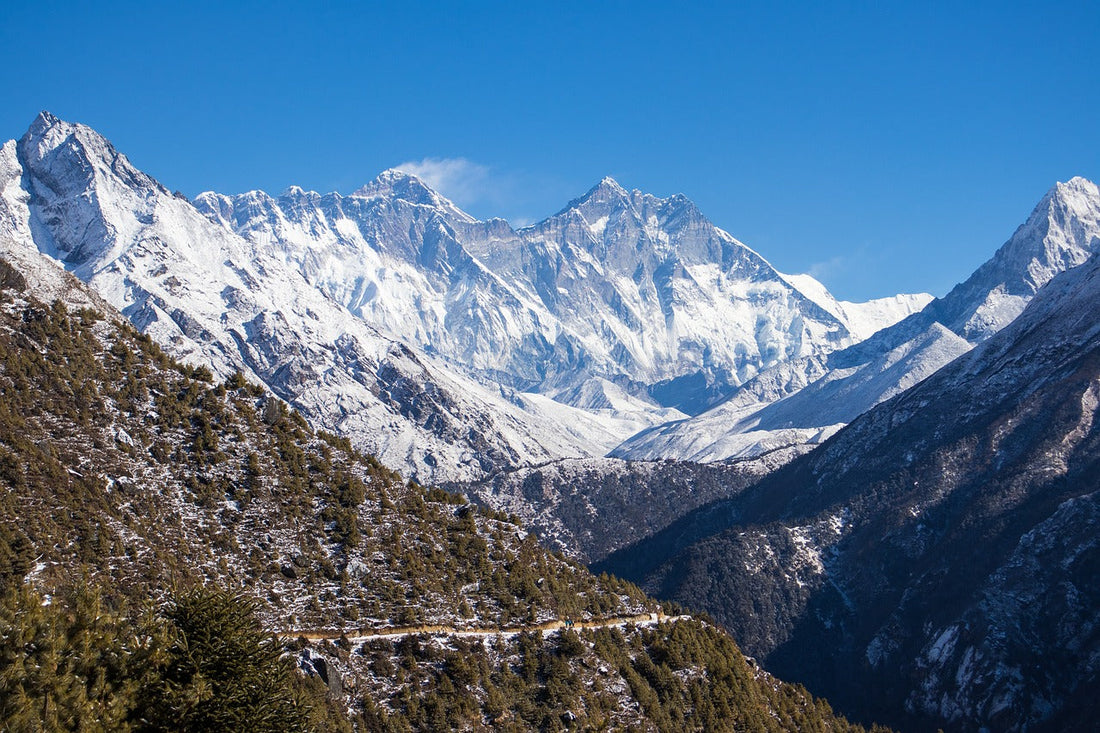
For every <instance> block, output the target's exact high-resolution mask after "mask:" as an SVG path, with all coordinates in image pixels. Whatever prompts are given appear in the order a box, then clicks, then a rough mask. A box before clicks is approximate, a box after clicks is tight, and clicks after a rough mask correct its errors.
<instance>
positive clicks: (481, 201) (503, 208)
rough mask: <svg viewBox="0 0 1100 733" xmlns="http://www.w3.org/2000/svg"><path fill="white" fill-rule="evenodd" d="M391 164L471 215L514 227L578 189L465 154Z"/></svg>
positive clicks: (540, 214)
mask: <svg viewBox="0 0 1100 733" xmlns="http://www.w3.org/2000/svg"><path fill="white" fill-rule="evenodd" d="M393 167H394V168H397V169H398V170H402V171H405V172H406V173H411V174H412V175H414V176H416V177H417V178H419V179H421V180H422V181H424V182H425V183H426V184H428V185H429V186H431V187H432V188H433V189H434V190H436V191H438V192H439V193H440V194H442V195H443V196H446V197H447V198H449V199H450V200H451V201H454V202H455V203H456V204H458V206H460V207H462V208H463V209H464V210H466V211H467V212H469V213H470V214H472V215H474V216H476V217H479V218H482V219H487V218H490V217H497V216H499V217H501V218H503V219H507V220H508V221H509V222H510V223H511V225H512V226H513V227H516V228H517V229H518V228H520V227H524V226H527V225H529V224H533V223H534V222H536V221H539V220H540V219H541V218H542V217H545V216H548V215H549V214H551V213H553V212H555V211H557V210H558V209H559V208H561V205H562V203H564V202H566V201H568V200H569V199H571V198H573V197H574V196H576V195H577V190H578V189H577V187H576V186H575V185H572V184H570V183H569V182H563V181H560V180H556V179H553V178H549V177H546V176H542V175H532V174H531V173H528V172H526V171H523V170H516V169H503V170H502V169H500V168H496V167H491V166H487V165H483V164H481V163H477V162H474V161H472V160H470V159H469V158H464V157H454V158H434V157H432V158H422V159H421V160H409V161H406V162H404V163H400V164H398V165H395V166H393ZM581 190H583V189H581Z"/></svg>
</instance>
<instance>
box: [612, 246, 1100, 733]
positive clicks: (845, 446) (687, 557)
mask: <svg viewBox="0 0 1100 733" xmlns="http://www.w3.org/2000/svg"><path fill="white" fill-rule="evenodd" d="M1098 298H1100V259H1098V258H1096V257H1094V258H1092V259H1091V260H1089V261H1088V262H1087V263H1086V264H1084V265H1081V266H1080V267H1077V268H1075V269H1073V270H1070V271H1069V272H1067V273H1064V274H1062V275H1060V276H1058V277H1057V278H1055V279H1054V280H1052V281H1051V282H1050V283H1049V284H1047V285H1046V286H1045V287H1044V288H1042V289H1041V290H1039V292H1038V294H1037V295H1036V296H1035V298H1034V300H1033V301H1032V302H1031V304H1030V305H1029V306H1028V307H1027V309H1026V310H1025V311H1024V312H1023V313H1022V314H1021V315H1020V316H1019V318H1017V319H1016V320H1015V321H1014V322H1013V323H1012V324H1011V325H1009V326H1008V327H1006V328H1005V329H1004V330H1003V331H1001V332H1000V333H998V334H997V335H995V336H993V337H992V338H991V339H989V340H988V341H987V342H985V343H984V344H982V345H980V346H978V347H977V348H975V349H974V350H973V351H971V352H969V353H968V354H966V355H964V356H962V357H960V358H959V359H957V360H956V361H954V362H952V363H951V364H950V365H948V366H947V367H945V368H943V369H942V370H940V371H939V372H937V373H936V374H935V375H933V376H932V377H930V378H929V379H927V380H926V381H924V382H922V383H920V384H918V385H917V386H915V387H913V388H912V389H910V390H908V391H906V392H904V393H902V394H901V395H899V396H897V397H895V398H893V399H891V400H889V401H887V402H885V403H883V404H881V405H879V406H878V407H876V408H875V409H873V410H871V411H870V412H868V413H867V414H865V415H863V416H861V417H860V418H858V419H857V420H855V421H854V422H853V423H852V424H851V425H850V426H848V427H847V428H845V429H843V430H841V431H840V432H839V433H838V434H837V435H836V436H835V437H833V438H832V439H830V440H829V441H828V442H826V443H825V444H824V445H823V446H821V447H820V448H819V449H817V450H815V451H813V452H812V453H810V454H808V455H806V456H803V457H802V458H800V459H797V460H795V461H793V462H792V463H791V464H789V465H788V466H786V467H785V468H783V469H781V470H779V471H777V472H776V473H774V474H772V475H770V476H768V477H766V478H765V479H764V480H762V481H761V482H760V483H759V484H757V485H756V486H754V487H752V488H750V489H748V490H747V491H745V492H743V493H742V494H740V495H738V496H737V497H735V498H733V499H731V500H728V501H723V502H718V503H715V504H712V505H709V506H707V507H704V508H702V509H700V510H697V511H696V512H694V513H692V514H691V515H689V516H687V517H685V518H684V519H683V520H681V521H679V522H677V523H674V524H673V525H672V526H670V527H669V528H667V529H666V530H664V531H663V532H661V533H659V534H658V535H656V536H655V537H653V538H651V539H649V540H645V541H643V542H641V543H639V544H637V545H635V546H633V547H631V548H628V549H626V550H623V551H621V552H620V553H618V554H616V555H614V556H612V557H611V558H610V559H609V560H608V561H607V562H605V563H603V564H601V565H600V566H599V567H602V568H604V569H609V570H611V571H613V572H618V573H620V574H622V575H623V576H625V577H628V578H633V579H635V580H637V581H639V582H641V583H642V585H643V587H644V588H646V589H647V590H649V591H650V592H653V593H655V594H657V595H659V596H661V597H665V598H670V599H676V600H678V601H680V602H683V603H686V604H689V605H691V606H693V607H699V608H704V609H707V610H708V611H710V612H711V613H713V614H715V616H716V617H717V618H718V619H719V620H720V621H721V622H722V623H723V624H725V625H726V626H727V627H728V628H730V629H731V630H732V631H733V633H734V636H735V638H737V639H738V641H739V643H741V644H742V645H743V647H744V648H745V649H746V651H747V652H748V653H750V654H754V655H757V656H758V657H759V658H761V659H762V661H763V662H764V664H765V666H766V667H767V668H768V669H769V670H772V671H773V672H775V673H776V674H779V675H781V676H782V675H787V676H788V677H789V678H792V679H797V680H799V681H802V682H804V683H805V684H807V685H808V686H809V687H810V688H811V689H813V690H815V691H817V692H820V693H822V694H826V695H828V696H830V699H833V700H834V701H835V702H836V704H838V705H839V706H840V707H842V708H843V709H845V710H848V711H854V712H858V713H860V714H862V715H865V716H875V717H878V718H880V719H884V720H887V721H889V722H894V723H898V724H901V725H903V726H906V727H908V726H913V727H915V728H917V729H920V728H924V727H928V728H935V727H937V726H943V727H945V728H949V729H953V730H972V729H977V728H983V727H984V728H986V729H991V730H1023V729H1034V728H1036V727H1043V726H1047V727H1050V728H1051V729H1059V728H1060V727H1062V726H1063V725H1071V724H1073V722H1074V721H1082V720H1089V719H1090V716H1094V715H1095V713H1096V712H1097V709H1096V706H1097V703H1096V700H1097V698H1096V696H1095V694H1094V693H1095V691H1096V690H1097V685H1098V682H1100V679H1098V677H1097V669H1098V665H1100V637H1098V636H1097V634H1096V628H1097V609H1098V608H1100V583H1098V582H1097V581H1098V579H1100V545H1098V543H1097V539H1096V538H1097V536H1098V535H1097V530H1098V527H1100V525H1098V524H1097V520H1098V517H1100V506H1098V497H1097V493H1096V492H1097V486H1098V479H1100V460H1098V459H1100V431H1098V430H1097V425H1096V423H1095V413H1096V408H1097V405H1098V404H1100V318H1098V317H1097V310H1096V303H1097V302H1098ZM903 711H904V712H903Z"/></svg>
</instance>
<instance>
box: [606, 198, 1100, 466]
mask: <svg viewBox="0 0 1100 733" xmlns="http://www.w3.org/2000/svg"><path fill="white" fill-rule="evenodd" d="M1097 251H1100V190H1098V189H1097V187H1096V185H1095V184H1093V183H1091V182H1090V181H1087V180H1085V179H1083V178H1074V179H1072V180H1070V181H1069V182H1067V183H1059V184H1057V185H1056V186H1054V187H1053V188H1052V189H1051V190H1050V191H1049V192H1048V193H1047V194H1046V196H1044V197H1043V199H1042V200H1041V201H1040V202H1039V204H1038V205H1037V206H1036V207H1035V209H1034V211H1033V212H1032V213H1031V216H1030V217H1028V220H1027V221H1026V222H1025V223H1024V224H1023V225H1021V226H1020V228H1019V229H1017V230H1016V232H1015V233H1014V234H1013V235H1012V237H1011V238H1010V239H1009V240H1008V242H1006V243H1005V244H1004V245H1003V246H1002V247H1001V248H1000V249H999V250H998V251H997V253H996V254H995V255H994V256H993V257H992V258H991V259H990V260H989V261H988V262H986V263H985V264H984V265H982V266H981V267H980V268H978V270H976V271H975V272H974V274H973V275H971V276H970V277H969V278H968V279H967V280H966V281H965V282H963V283H961V284H959V285H957V286H956V287H955V288H954V289H952V291H951V292H950V293H948V294H947V295H946V296H944V297H943V298H939V299H936V300H934V301H932V302H931V303H928V304H927V306H925V307H924V308H923V309H922V310H921V311H920V312H919V313H915V314H913V315H910V316H909V317H907V318H905V319H903V320H901V321H900V322H898V323H896V324H895V325H892V326H889V327H887V328H884V329H882V330H880V331H878V332H877V333H875V334H873V335H870V336H869V337H868V338H867V339H865V340H864V341H861V342H859V343H857V344H855V345H852V346H849V347H847V348H845V349H840V350H837V351H834V352H832V353H830V354H826V355H824V356H823V357H814V356H809V357H806V358H805V359H803V360H801V361H787V362H783V363H780V364H777V365H775V366H774V367H772V368H771V369H768V370H766V371H764V372H762V373H761V374H760V375H759V376H758V377H756V378H755V379H753V380H751V381H750V382H748V383H747V384H745V385H744V386H743V387H742V388H741V389H740V390H738V392H736V393H735V394H734V395H733V396H732V397H731V398H730V399H728V400H727V401H725V402H724V403H722V404H720V405H718V406H716V407H714V408H713V409H712V410H710V411H708V412H706V413H704V414H702V415H699V416H698V417H695V418H694V419H691V420H687V421H683V422H679V423H670V424H667V425H662V426H657V427H655V428H653V429H651V430H648V431H644V432H642V433H639V434H638V435H635V436H632V437H631V438H630V439H629V440H627V441H626V442H624V443H623V444H622V445H621V446H619V447H617V448H616V449H615V451H614V452H613V453H612V455H614V456H617V457H620V458H634V459H659V458H671V457H683V458H690V459H692V460H699V461H714V460H721V459H724V458H730V457H744V456H751V455H755V454H757V453H759V452H760V451H761V450H766V449H773V448H775V447H777V446H782V445H791V444H794V443H797V442H799V441H809V442H815V443H819V442H821V441H822V440H824V439H825V438H827V437H828V436H829V435H831V434H832V433H833V432H835V431H836V429H837V427H839V426H840V425H843V424H845V423H847V422H850V421H851V420H852V419H854V418H855V417H856V416H857V415H859V414H861V413H863V412H864V411H866V410H867V409H869V408H870V407H872V406H874V405H875V404H878V403H879V402H882V401H883V400H886V399H889V398H890V397H892V396H894V395H896V394H898V393H900V392H902V391H903V390H904V389H906V388H907V387H909V386H911V385H912V384H914V383H916V382H918V381H920V380H921V379H924V378H925V377H927V376H928V375H930V374H932V373H934V372H935V371H936V370H937V369H939V368H940V367H942V366H944V365H945V364H947V363H948V362H950V361H951V360H953V359H955V358H956V357H958V356H959V355H961V354H963V353H965V352H966V351H968V350H969V349H970V348H971V347H972V346H973V345H974V344H975V343H980V342H982V341H984V340H985V339H987V338H989V337H990V336H992V335H993V334H994V333H996V332H997V331H999V330H1000V329H1002V328H1004V327H1005V326H1006V325H1007V324H1009V323H1010V322H1012V320H1013V319H1014V318H1016V316H1018V315H1019V314H1020V312H1021V311H1022V310H1023V309H1024V307H1025V306H1026V305H1027V303H1028V302H1029V301H1030V300H1031V298H1032V297H1034V295H1035V293H1036V291H1037V290H1038V289H1039V288H1041V287H1042V286H1043V285H1044V284H1046V283H1047V282H1049V281H1050V279H1051V278H1052V277H1054V276H1055V275H1057V274H1058V273H1060V272H1063V271H1065V270H1067V269H1070V268H1072V267H1076V266H1078V265H1080V264H1081V263H1082V262H1084V261H1085V260H1086V259H1087V258H1088V257H1089V256H1090V255H1091V254H1093V253H1095V252H1097Z"/></svg>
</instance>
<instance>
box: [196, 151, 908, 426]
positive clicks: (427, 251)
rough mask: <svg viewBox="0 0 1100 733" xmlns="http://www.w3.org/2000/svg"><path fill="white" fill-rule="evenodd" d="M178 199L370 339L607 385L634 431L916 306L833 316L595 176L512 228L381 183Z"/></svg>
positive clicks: (739, 249) (704, 227)
mask: <svg viewBox="0 0 1100 733" xmlns="http://www.w3.org/2000/svg"><path fill="white" fill-rule="evenodd" d="M195 204H196V206H197V207H198V208H199V209H200V210H201V211H203V212H204V213H205V214H206V215H207V217H208V218H210V219H211V220H212V221H214V222H216V223H219V224H220V225H222V226H223V227H225V228H227V229H229V230H231V231H233V232H235V233H237V234H240V235H241V236H243V237H246V238H247V239H249V240H250V241H251V242H253V243H255V244H256V245H257V246H260V247H263V248H264V249H265V251H269V252H272V253H277V254H278V256H281V257H283V258H285V259H286V260H287V261H288V262H289V263H291V264H292V265H294V266H295V267H296V268H297V269H298V270H299V271H300V272H301V273H302V274H303V276H304V277H305V278H306V279H307V280H308V281H309V282H310V283H311V284H313V285H315V286H316V287H318V288H319V289H321V290H322V291H323V292H325V293H326V294H327V295H329V296H330V297H332V298H334V299H335V300H337V301H338V302H340V303H342V304H343V305H345V306H346V307H347V308H348V309H349V310H351V311H352V312H353V313H356V314H358V315H360V316H361V317H363V318H364V319H365V320H367V321H368V322H370V323H371V324H373V325H375V326H377V327H378V328H380V329H381V330H382V331H383V332H385V333H388V334H391V335H399V336H400V337H402V338H408V339H410V340H411V341H412V342H413V343H414V344H416V345H417V346H418V347H419V348H422V349H424V350H426V351H428V352H429V353H434V354H438V355H440V356H443V357H445V358H446V359H448V360H449V361H451V362H452V363H455V364H459V365H461V366H462V367H464V368H466V369H468V370H470V371H471V372H472V373H473V374H475V375H477V376H478V377H480V378H483V379H489V380H493V381H497V382H501V383H503V384H505V385H508V386H510V387H513V388H516V389H521V390H532V391H536V392H539V393H541V394H544V395H547V396H550V397H552V398H554V399H557V400H559V401H565V402H566V403H568V404H573V405H576V406H584V403H583V401H581V402H576V401H574V400H576V399H577V397H578V395H579V394H583V393H584V392H585V391H586V390H588V389H591V388H590V387H586V383H587V382H589V381H591V380H598V381H599V382H611V383H614V384H616V385H618V387H619V388H620V389H623V390H625V391H626V392H627V393H628V394H629V395H630V396H631V397H632V398H633V399H635V400H641V401H642V402H644V403H648V404H649V410H650V411H651V416H650V418H649V421H648V422H649V424H656V423H658V422H662V421H664V420H667V419H668V415H666V414H662V413H661V407H660V406H665V407H676V408H678V409H681V410H685V411H689V412H694V411H698V410H699V409H702V408H703V407H705V406H706V405H707V404H709V403H710V402H711V401H713V400H714V399H715V398H716V396H717V395H720V394H723V393H726V392H728V391H729V390H730V389H731V388H732V387H733V386H735V385H737V384H740V383H741V382H743V381H744V380H745V379H748V378H750V377H751V376H752V375H754V374H756V373H757V372H758V371H759V370H760V369H762V368H765V367H767V366H770V365H773V364H777V363H782V362H785V361H787V360H790V359H794V358H798V357H801V356H805V355H810V354H824V353H827V352H829V351H832V350H833V349H835V348H838V347H840V346H844V345H847V344H850V343H853V342H854V341H856V340H857V338H861V337H862V336H864V335H867V333H869V332H871V331H874V330H877V328H881V327H882V326H884V325H888V324H889V323H893V322H895V321H896V320H898V319H899V318H901V317H904V316H905V315H907V314H908V313H910V312H912V311H913V310H914V309H915V308H916V307H918V304H922V302H921V300H920V299H919V298H918V299H917V300H913V299H912V298H908V297H899V298H895V299H884V300H883V301H875V302H873V303H871V304H840V303H838V302H837V301H835V300H834V299H832V297H831V296H830V295H828V293H827V292H826V291H825V289H824V288H823V287H822V286H821V285H820V283H817V282H816V281H813V280H812V278H808V277H806V276H800V277H799V278H791V277H786V276H783V275H781V274H779V273H778V272H776V271H775V270H774V269H773V268H772V267H771V266H770V265H769V264H768V263H767V262H766V261H765V260H764V259H763V258H761V257H760V256H759V255H757V254H756V253H755V252H753V251H752V250H750V249H749V248H748V247H746V246H745V245H743V244H741V243H740V242H738V241H737V240H735V239H734V238H733V237H731V236H730V235H729V234H727V233H726V232H724V231H722V230H721V229H719V228H717V227H715V226H714V225H713V224H711V223H710V222H709V221H707V219H706V218H705V217H704V216H703V215H702V213H701V212H699V210H698V209H697V208H696V207H695V206H694V204H692V203H691V202H690V201H689V200H688V199H686V198H685V197H683V196H680V195H677V196H672V197H670V198H667V199H661V198H657V197H654V196H651V195H648V194H643V193H641V192H639V191H634V192H631V193H628V192H627V191H625V190H624V189H623V188H622V187H620V186H619V185H618V184H617V183H616V182H615V181H613V180H611V179H605V180H603V181H601V182H600V183H599V184H598V185H597V186H595V187H594V188H593V189H592V190H591V191H589V192H588V193H587V194H586V195H585V196H583V197H581V198H579V199H577V200H575V201H573V202H571V203H570V204H569V205H568V206H567V207H566V208H565V209H563V210H562V211H561V212H559V213H558V214H556V215H554V216H552V217H550V218H549V219H547V220H545V221H543V222H541V223H539V224H536V225H534V226H532V227H528V228H525V229H522V230H519V231H515V230H513V229H512V228H511V227H509V226H508V224H507V223H506V222H504V221H502V220H499V219H497V220H491V221H486V222H481V221H475V220H473V219H472V218H471V217H469V216H468V215H466V214H465V213H464V212H462V211H460V210H459V209H457V208H456V207H455V206H454V205H453V204H452V203H451V202H449V201H447V200H446V199H444V198H443V197H441V196H439V195H438V194H436V193H435V192H433V191H431V190H430V189H429V188H427V187H426V186H425V185H424V184H423V183H422V182H421V181H419V180H418V179H416V178H415V177H412V176H408V175H406V174H402V173H400V172H398V171H386V172H385V173H383V174H382V175H381V176H379V178H378V179H376V180H375V181H373V182H372V183H370V184H368V185H367V186H364V187H363V188H362V189H360V190H358V191H356V192H355V193H353V194H351V195H350V196H348V197H341V196H340V195H338V194H328V195H325V196H320V195H318V194H315V193H306V192H303V191H302V190H301V189H297V188H292V189H290V190H288V191H287V192H286V193H284V194H283V195H282V196H280V197H279V198H278V199H274V198H271V197H269V196H267V195H266V194H263V193H260V192H252V193H248V194H242V195H240V196H234V197H227V196H222V195H219V194H214V193H205V194H202V195H200V196H199V197H198V198H197V199H196V201H195ZM800 287H804V288H806V289H807V290H811V291H813V293H814V295H813V297H810V296H808V295H806V294H805V293H803V292H802V290H800ZM823 303H824V305H823Z"/></svg>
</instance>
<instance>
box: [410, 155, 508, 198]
mask: <svg viewBox="0 0 1100 733" xmlns="http://www.w3.org/2000/svg"><path fill="white" fill-rule="evenodd" d="M394 168H397V169H398V170H402V171H405V172H406V173H411V174H412V175H414V176H416V177H417V178H419V179H420V180H422V181H424V182H425V183H427V184H428V185H429V186H431V187H432V188H433V189H435V190H436V191H439V193H441V194H443V195H444V196H446V197H447V198H449V199H450V200H451V201H454V202H455V203H456V204H458V205H459V206H462V207H467V206H473V205H475V204H477V203H479V202H482V201H485V200H487V199H492V198H493V196H492V195H491V188H492V183H491V181H490V179H489V167H488V166H484V165H481V164H480V163H474V162H473V161H471V160H467V159H466V158H423V159H422V160H410V161H406V162H404V163H400V164H398V165H395V166H394Z"/></svg>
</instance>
